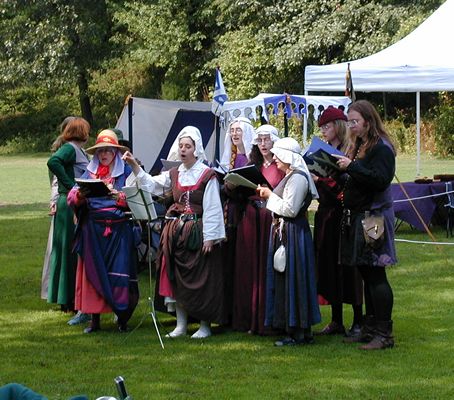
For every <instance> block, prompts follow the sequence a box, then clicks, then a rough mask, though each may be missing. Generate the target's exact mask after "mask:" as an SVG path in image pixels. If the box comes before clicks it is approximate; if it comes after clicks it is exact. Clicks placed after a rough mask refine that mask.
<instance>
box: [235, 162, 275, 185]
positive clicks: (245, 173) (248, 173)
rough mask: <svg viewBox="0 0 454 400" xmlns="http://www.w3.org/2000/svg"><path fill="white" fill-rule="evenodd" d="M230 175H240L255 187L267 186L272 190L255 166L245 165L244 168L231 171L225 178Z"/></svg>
mask: <svg viewBox="0 0 454 400" xmlns="http://www.w3.org/2000/svg"><path fill="white" fill-rule="evenodd" d="M230 174H237V175H240V176H241V177H243V178H245V179H246V180H248V181H249V182H251V183H253V184H254V185H255V186H256V187H257V186H258V185H261V186H268V187H269V188H270V189H272V186H271V185H270V184H269V182H268V181H267V180H266V178H265V177H264V176H263V174H262V173H261V172H260V170H259V169H258V168H257V167H256V166H255V165H246V166H244V167H240V168H234V169H231V170H230V171H229V172H228V173H227V175H226V178H227V176H228V175H230Z"/></svg>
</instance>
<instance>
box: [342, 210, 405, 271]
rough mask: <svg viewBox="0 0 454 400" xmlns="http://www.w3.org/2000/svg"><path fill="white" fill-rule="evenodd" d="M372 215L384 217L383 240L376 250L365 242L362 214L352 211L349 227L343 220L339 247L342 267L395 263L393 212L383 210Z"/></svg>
mask: <svg viewBox="0 0 454 400" xmlns="http://www.w3.org/2000/svg"><path fill="white" fill-rule="evenodd" d="M373 213H374V214H375V213H381V214H382V215H383V216H384V227H385V233H384V239H383V241H382V242H381V245H380V246H379V247H377V248H373V247H371V246H370V245H367V244H366V242H365V239H364V232H363V226H362V222H361V221H362V220H363V219H364V212H353V211H352V213H351V216H350V224H349V225H347V224H346V218H343V220H342V233H341V247H340V261H341V263H342V264H343V265H349V266H360V265H370V266H374V267H386V266H388V265H393V264H395V263H396V262H397V257H396V249H395V247H394V211H393V209H392V208H383V209H382V210H377V211H374V212H373Z"/></svg>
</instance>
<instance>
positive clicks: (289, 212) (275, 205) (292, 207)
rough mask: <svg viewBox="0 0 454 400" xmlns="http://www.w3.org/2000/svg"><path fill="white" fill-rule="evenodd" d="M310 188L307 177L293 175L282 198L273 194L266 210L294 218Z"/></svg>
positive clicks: (286, 184)
mask: <svg viewBox="0 0 454 400" xmlns="http://www.w3.org/2000/svg"><path fill="white" fill-rule="evenodd" d="M284 179H285V178H284ZM308 188H309V185H308V182H307V179H306V177H305V176H303V175H301V174H293V175H291V176H290V178H289V179H288V181H287V182H286V183H285V187H284V192H283V195H282V198H281V197H279V196H278V195H277V194H276V193H271V196H270V197H269V198H268V201H267V203H266V208H267V209H268V210H270V211H272V212H273V213H275V214H278V215H281V216H283V217H288V218H294V217H296V216H297V215H298V213H299V211H300V209H301V207H302V206H303V202H304V199H305V198H306V195H307V191H308Z"/></svg>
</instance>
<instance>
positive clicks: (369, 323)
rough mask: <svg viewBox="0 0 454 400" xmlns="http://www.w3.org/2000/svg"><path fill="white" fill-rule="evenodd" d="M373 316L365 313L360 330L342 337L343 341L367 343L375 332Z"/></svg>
mask: <svg viewBox="0 0 454 400" xmlns="http://www.w3.org/2000/svg"><path fill="white" fill-rule="evenodd" d="M375 325H376V321H375V317H374V316H373V315H366V318H365V320H364V322H363V326H362V327H361V332H360V333H359V334H358V335H353V334H352V335H351V336H348V337H346V338H344V340H343V342H344V343H369V342H370V341H371V340H372V339H373V337H374V332H375Z"/></svg>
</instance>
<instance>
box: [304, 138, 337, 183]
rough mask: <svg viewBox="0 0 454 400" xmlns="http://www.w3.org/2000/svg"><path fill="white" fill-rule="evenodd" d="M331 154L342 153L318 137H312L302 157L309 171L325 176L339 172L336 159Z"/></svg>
mask: <svg viewBox="0 0 454 400" xmlns="http://www.w3.org/2000/svg"><path fill="white" fill-rule="evenodd" d="M333 154H336V155H340V156H343V155H344V153H342V152H341V151H340V150H337V149H336V148H335V147H333V146H331V145H330V144H328V143H326V142H324V141H323V140H321V139H320V138H318V137H314V138H313V139H312V143H311V144H310V146H309V147H308V148H307V149H306V152H305V154H304V156H303V158H304V161H305V162H306V164H307V168H308V169H309V171H310V172H311V173H313V174H314V175H317V176H320V177H322V178H325V177H327V176H337V175H338V174H339V173H340V169H339V167H338V165H337V160H338V159H337V158H336V157H334V156H333Z"/></svg>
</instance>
